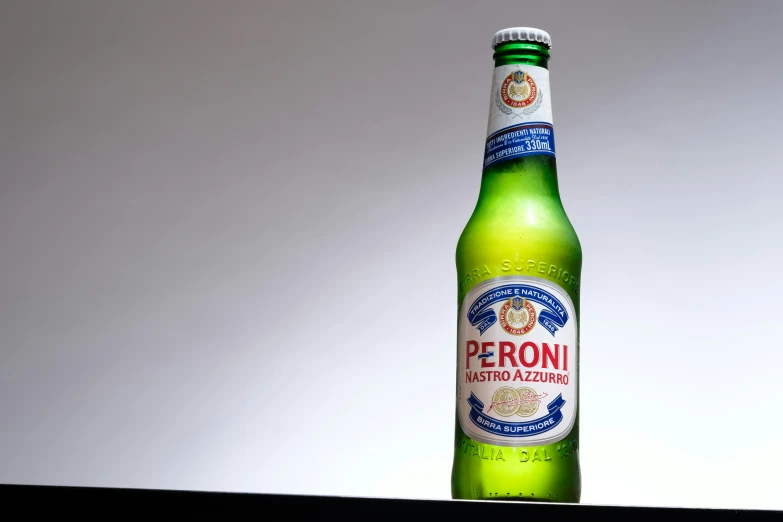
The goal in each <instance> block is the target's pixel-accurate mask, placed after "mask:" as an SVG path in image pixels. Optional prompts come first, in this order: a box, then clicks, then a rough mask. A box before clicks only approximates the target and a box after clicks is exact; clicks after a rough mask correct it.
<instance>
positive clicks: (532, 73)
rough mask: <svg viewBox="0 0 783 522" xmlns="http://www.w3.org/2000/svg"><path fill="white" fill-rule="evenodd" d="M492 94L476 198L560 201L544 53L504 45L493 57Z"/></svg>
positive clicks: (527, 45) (531, 45)
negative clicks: (521, 198) (479, 187)
mask: <svg viewBox="0 0 783 522" xmlns="http://www.w3.org/2000/svg"><path fill="white" fill-rule="evenodd" d="M493 59H494V61H495V69H494V71H493V82H492V95H491V98H490V114H489V123H488V129H487V142H486V153H485V161H484V164H485V167H484V171H483V175H482V180H481V193H480V196H479V197H480V199H481V198H485V197H487V198H491V199H495V198H497V197H506V196H508V197H512V198H519V197H525V198H528V197H535V198H546V199H550V198H553V199H555V200H557V201H558V202H559V201H560V194H559V190H558V184H557V167H556V162H555V155H554V152H555V150H554V132H553V131H554V129H553V127H552V105H551V96H550V89H549V70H548V63H549V49H548V47H547V46H546V45H543V44H539V43H535V42H519V41H514V42H505V43H501V44H499V45H498V46H497V47H496V48H495V53H494V55H493Z"/></svg>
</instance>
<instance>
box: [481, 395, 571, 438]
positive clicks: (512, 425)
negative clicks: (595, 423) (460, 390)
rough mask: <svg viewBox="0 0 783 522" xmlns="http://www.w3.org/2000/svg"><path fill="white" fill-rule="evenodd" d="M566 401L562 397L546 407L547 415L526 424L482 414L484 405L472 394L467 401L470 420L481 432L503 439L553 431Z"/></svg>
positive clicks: (561, 416) (561, 418)
mask: <svg viewBox="0 0 783 522" xmlns="http://www.w3.org/2000/svg"><path fill="white" fill-rule="evenodd" d="M565 403H566V401H565V400H564V399H563V396H562V395H558V396H557V397H556V398H555V400H553V401H552V402H550V403H549V404H547V405H546V409H547V410H549V414H548V415H547V416H545V417H541V418H539V419H536V420H533V421H528V422H505V421H502V420H498V419H496V418H494V417H490V416H489V415H485V414H484V413H483V410H484V403H483V402H481V401H480V400H479V398H478V397H476V396H475V395H474V394H473V393H472V392H471V394H470V398H469V399H468V404H470V420H471V421H473V424H475V425H476V426H478V427H479V428H481V429H482V430H484V431H486V432H489V433H494V434H495V435H502V436H504V437H531V436H533V435H537V434H540V433H544V432H546V431H549V430H551V429H553V428H554V427H555V426H557V425H558V424H560V421H562V420H563V412H562V411H560V409H561V408H562V407H563V406H564V405H565Z"/></svg>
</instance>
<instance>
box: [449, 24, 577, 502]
mask: <svg viewBox="0 0 783 522" xmlns="http://www.w3.org/2000/svg"><path fill="white" fill-rule="evenodd" d="M492 46H493V48H494V50H495V54H494V59H495V69H494V72H493V75H492V91H491V95H490V109H489V123H488V127H487V141H486V144H485V151H484V170H483V174H482V179H481V191H480V194H479V199H478V203H477V205H476V208H475V210H474V211H473V215H472V216H471V218H470V220H469V221H468V224H467V225H466V226H465V230H464V231H463V232H462V236H461V237H460V239H459V243H458V245H457V258H456V261H457V275H458V284H459V300H458V304H459V316H458V332H457V390H456V392H457V393H456V396H457V397H456V399H457V401H456V410H457V411H456V417H457V420H456V428H455V430H456V437H455V451H454V466H453V469H452V481H451V487H452V496H453V497H454V498H462V499H501V500H520V499H526V500H537V501H553V502H578V501H579V498H580V494H581V476H580V470H579V326H580V325H579V283H580V281H579V277H580V273H581V267H582V250H581V247H580V245H579V239H577V237H576V232H574V229H573V227H572V226H571V222H570V221H569V220H568V217H567V216H566V213H565V210H564V209H563V204H562V202H561V200H560V193H559V190H558V185H557V168H556V164H555V134H554V126H553V123H552V121H553V120H552V96H551V94H552V93H551V89H550V87H549V70H548V61H549V51H550V49H551V41H550V38H549V35H548V34H547V33H545V32H544V31H541V30H539V29H532V28H526V27H519V28H513V29H505V30H503V31H499V32H498V33H497V34H496V35H495V37H494V39H493V42H492Z"/></svg>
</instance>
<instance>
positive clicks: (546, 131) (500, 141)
mask: <svg viewBox="0 0 783 522" xmlns="http://www.w3.org/2000/svg"><path fill="white" fill-rule="evenodd" d="M533 154H545V155H547V156H554V155H555V133H554V128H553V127H552V124H551V123H546V122H540V121H536V122H530V123H520V124H519V125H512V126H511V127H506V128H505V129H501V130H499V131H497V132H496V133H494V134H491V135H490V136H489V137H488V138H487V145H486V148H485V151H484V168H487V167H489V166H490V165H492V164H494V163H497V162H499V161H502V160H507V159H512V158H520V157H522V156H531V155H533Z"/></svg>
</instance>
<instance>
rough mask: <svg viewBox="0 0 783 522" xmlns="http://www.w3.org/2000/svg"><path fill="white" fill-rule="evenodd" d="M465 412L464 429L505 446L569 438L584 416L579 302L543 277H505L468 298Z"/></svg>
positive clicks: (463, 333) (462, 366) (462, 349)
mask: <svg viewBox="0 0 783 522" xmlns="http://www.w3.org/2000/svg"><path fill="white" fill-rule="evenodd" d="M457 338H458V341H457V352H458V356H457V360H458V371H457V379H458V383H459V385H458V386H457V390H458V391H457V405H458V406H457V409H458V412H459V422H460V425H461V426H462V431H464V432H465V434H466V435H468V436H469V437H470V438H472V439H474V440H477V441H479V442H484V443H488V444H495V445H499V446H533V445H535V446H540V445H542V444H551V443H553V442H557V441H559V440H561V439H563V438H565V437H566V436H567V435H568V433H569V432H570V431H571V428H572V427H573V425H574V420H575V419H576V395H577V394H576V390H577V368H576V360H577V353H576V352H577V349H578V346H577V324H576V314H575V312H574V305H573V303H572V302H571V298H570V297H568V294H567V293H566V292H565V291H564V290H563V289H562V288H560V287H559V286H557V285H556V284H554V283H552V282H550V281H547V280H545V279H540V278H537V277H522V276H510V277H498V278H494V279H491V280H489V281H484V282H483V283H480V284H478V285H476V286H475V287H474V288H473V289H472V290H471V291H470V292H469V293H468V295H467V296H465V300H464V301H463V302H462V308H461V309H460V316H459V327H458V336H457Z"/></svg>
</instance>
